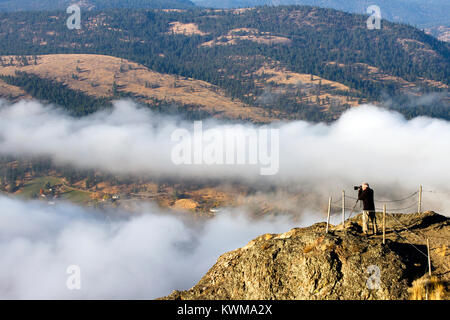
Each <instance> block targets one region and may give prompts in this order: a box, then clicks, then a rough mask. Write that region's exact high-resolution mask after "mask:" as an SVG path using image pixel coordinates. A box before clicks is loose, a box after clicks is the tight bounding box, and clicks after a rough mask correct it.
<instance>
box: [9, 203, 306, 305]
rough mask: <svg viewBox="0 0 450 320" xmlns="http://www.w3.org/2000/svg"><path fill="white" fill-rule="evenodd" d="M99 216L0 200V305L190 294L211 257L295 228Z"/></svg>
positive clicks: (238, 219) (146, 215) (148, 214)
mask: <svg viewBox="0 0 450 320" xmlns="http://www.w3.org/2000/svg"><path fill="white" fill-rule="evenodd" d="M105 214H107V212H100V213H99V212H95V211H91V210H90V209H86V208H82V207H77V206H74V205H69V204H59V205H57V206H54V207H52V206H51V207H49V206H46V205H44V204H42V203H39V202H25V201H20V200H18V199H10V198H6V197H2V196H0V252H1V254H2V257H1V259H0V299H153V298H157V297H162V296H164V295H168V294H169V293H170V292H171V291H172V290H175V289H178V290H184V289H189V288H190V287H192V286H193V285H194V284H195V283H196V282H197V281H198V280H200V278H201V277H202V276H203V275H204V274H205V273H206V272H207V271H208V269H209V268H210V267H211V266H212V265H213V264H214V263H215V261H216V260H217V258H218V257H219V255H221V254H223V253H225V252H227V251H230V250H234V249H236V248H239V247H241V246H243V245H245V244H246V243H247V242H248V241H250V240H251V239H253V238H255V237H256V236H258V235H260V234H263V233H268V232H270V233H280V232H285V231H287V230H289V229H290V228H292V227H294V226H298V224H295V223H294V222H293V221H290V220H288V219H287V218H277V219H276V220H270V219H265V220H258V221H251V220H250V219H249V218H248V216H247V215H246V214H244V213H242V212H224V213H222V214H221V215H220V216H217V217H216V218H214V219H211V220H208V221H203V222H201V223H197V224H196V225H191V224H190V223H187V222H186V221H184V220H183V219H181V218H179V217H176V216H174V215H173V214H172V215H167V214H163V213H161V212H160V210H159V209H157V208H155V207H152V206H147V207H142V208H141V210H140V213H139V214H133V216H128V217H123V215H124V214H122V217H117V216H116V217H112V218H110V219H105ZM110 214H111V213H110ZM128 215H129V213H128ZM313 221H314V220H313V219H311V220H310V221H305V222H304V224H305V225H307V224H308V225H309V224H310V223H311V222H313ZM70 265H77V266H79V267H80V268H81V290H68V289H67V286H66V281H67V279H68V277H69V275H68V274H67V273H66V270H67V267H68V266H70Z"/></svg>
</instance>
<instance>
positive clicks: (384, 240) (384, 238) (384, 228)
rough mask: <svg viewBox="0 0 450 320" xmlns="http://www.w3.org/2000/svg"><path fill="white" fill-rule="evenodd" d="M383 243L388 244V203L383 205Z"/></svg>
mask: <svg viewBox="0 0 450 320" xmlns="http://www.w3.org/2000/svg"><path fill="white" fill-rule="evenodd" d="M383 244H386V205H385V204H384V205H383Z"/></svg>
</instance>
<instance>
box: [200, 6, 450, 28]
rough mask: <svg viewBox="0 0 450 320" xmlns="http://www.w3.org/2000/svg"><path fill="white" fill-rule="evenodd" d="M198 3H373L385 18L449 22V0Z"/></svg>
mask: <svg viewBox="0 0 450 320" xmlns="http://www.w3.org/2000/svg"><path fill="white" fill-rule="evenodd" d="M193 2H195V4H197V5H199V6H205V7H211V8H246V7H254V6H263V5H269V6H270V5H272V6H273V5H309V6H318V7H323V8H332V9H337V10H342V11H346V12H350V13H366V10H367V8H368V7H369V6H370V5H377V6H379V7H380V9H381V15H382V17H383V18H384V19H387V20H389V21H392V22H401V23H408V24H411V25H414V26H418V27H421V28H424V27H431V26H438V25H447V26H450V18H449V17H448V14H447V15H445V14H442V13H443V12H449V11H450V2H449V1H448V0H376V1H374V0H194V1H193Z"/></svg>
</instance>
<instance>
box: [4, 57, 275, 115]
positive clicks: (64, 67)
mask: <svg viewBox="0 0 450 320" xmlns="http://www.w3.org/2000/svg"><path fill="white" fill-rule="evenodd" d="M1 58H2V59H3V61H6V62H7V63H5V64H4V66H0V74H1V75H14V74H15V72H16V71H21V72H26V73H30V74H35V75H37V76H39V77H42V78H46V79H51V80H55V81H58V82H61V83H64V84H66V85H67V86H68V87H69V88H71V89H73V90H79V91H82V92H84V93H86V94H88V95H91V96H95V97H106V98H112V97H113V86H114V84H116V86H117V88H118V90H119V91H121V92H125V93H131V94H133V95H135V96H136V97H137V98H138V100H139V101H141V102H144V103H152V102H153V101H154V99H156V100H160V101H167V102H173V103H176V104H181V105H195V106H198V108H199V110H204V111H207V112H209V113H211V114H213V116H215V117H218V118H228V119H243V120H250V121H255V122H263V123H264V122H270V121H271V120H274V119H272V118H270V117H269V116H268V112H266V111H265V110H264V109H263V108H258V107H251V106H248V105H246V104H244V103H242V102H241V101H239V100H237V99H231V98H230V97H228V96H227V95H226V94H225V93H224V91H223V90H222V89H220V88H219V87H217V86H214V85H212V84H210V83H208V82H205V81H200V80H194V79H191V78H184V77H178V76H174V75H168V74H162V73H158V72H155V71H152V70H150V69H148V68H146V67H145V66H143V65H140V64H138V63H135V62H131V61H128V60H125V59H120V58H116V57H111V56H104V55H93V54H52V55H42V56H37V59H36V63H34V60H33V59H32V57H29V60H30V61H31V62H30V63H29V64H28V65H23V64H22V62H21V61H20V60H19V58H18V57H15V56H2V57H1ZM11 59H12V61H13V63H12V65H11V64H10V61H11ZM12 93H15V94H17V95H19V94H20V95H22V96H25V95H24V92H23V91H21V89H19V88H15V87H12V86H8V85H6V84H4V85H2V83H0V95H1V96H4V97H6V95H8V94H12Z"/></svg>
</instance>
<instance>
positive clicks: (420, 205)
mask: <svg viewBox="0 0 450 320" xmlns="http://www.w3.org/2000/svg"><path fill="white" fill-rule="evenodd" d="M417 212H418V213H419V214H420V213H422V186H420V188H419V206H418V208H417Z"/></svg>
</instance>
